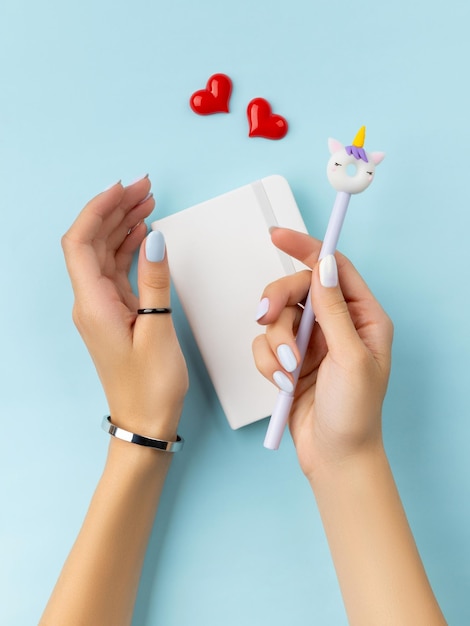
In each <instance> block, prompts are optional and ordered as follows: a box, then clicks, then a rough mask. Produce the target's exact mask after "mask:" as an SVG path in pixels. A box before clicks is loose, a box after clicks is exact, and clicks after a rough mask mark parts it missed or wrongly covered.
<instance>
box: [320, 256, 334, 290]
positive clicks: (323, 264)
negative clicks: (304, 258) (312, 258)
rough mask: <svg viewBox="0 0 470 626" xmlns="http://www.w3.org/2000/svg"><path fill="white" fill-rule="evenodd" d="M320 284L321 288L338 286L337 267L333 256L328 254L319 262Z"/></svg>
mask: <svg viewBox="0 0 470 626" xmlns="http://www.w3.org/2000/svg"><path fill="white" fill-rule="evenodd" d="M320 282H321V284H322V285H323V287H336V286H337V285H338V267H337V265H336V259H335V257H334V255H333V254H328V255H327V256H326V257H324V258H323V259H322V260H321V261H320Z"/></svg>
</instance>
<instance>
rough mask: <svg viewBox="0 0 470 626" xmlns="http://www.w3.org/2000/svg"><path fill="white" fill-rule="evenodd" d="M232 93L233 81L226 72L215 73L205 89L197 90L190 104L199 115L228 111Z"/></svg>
mask: <svg viewBox="0 0 470 626" xmlns="http://www.w3.org/2000/svg"><path fill="white" fill-rule="evenodd" d="M231 93H232V81H231V80H230V78H229V77H228V76H227V75H226V74H213V75H212V76H211V77H210V78H209V80H208V81H207V85H206V88H205V89H200V90H199V91H195V92H194V93H193V95H192V96H191V98H190V100H189V105H190V107H191V108H192V110H193V111H194V113H197V114H198V115H211V114H212V113H228V112H229V107H228V103H229V100H230V94H231Z"/></svg>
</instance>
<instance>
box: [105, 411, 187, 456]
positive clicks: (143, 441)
mask: <svg viewBox="0 0 470 626" xmlns="http://www.w3.org/2000/svg"><path fill="white" fill-rule="evenodd" d="M101 428H102V429H103V430H104V431H105V432H107V433H108V434H110V435H112V436H113V437H116V438H117V439H122V440H123V441H127V442H129V443H136V444H137V445H139V446H146V447H147V448H154V449H155V450H161V451H162V452H179V451H180V450H181V448H182V447H183V444H184V439H183V438H182V437H180V436H179V435H176V441H164V440H163V439H152V438H151V437H144V436H143V435H136V434H135V433H131V432H129V431H128V430H124V428H119V426H115V425H114V424H112V423H111V415H105V416H104V417H103V421H102V422H101Z"/></svg>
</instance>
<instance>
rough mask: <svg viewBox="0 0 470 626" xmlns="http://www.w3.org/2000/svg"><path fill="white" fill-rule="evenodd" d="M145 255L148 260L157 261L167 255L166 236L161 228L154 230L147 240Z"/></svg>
mask: <svg viewBox="0 0 470 626" xmlns="http://www.w3.org/2000/svg"><path fill="white" fill-rule="evenodd" d="M145 256H146V258H147V261H152V263H156V262H158V261H163V259H164V257H165V238H164V237H163V234H162V233H161V232H160V231H159V230H152V232H151V233H149V234H148V235H147V239H146V240H145Z"/></svg>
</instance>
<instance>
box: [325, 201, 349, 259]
mask: <svg viewBox="0 0 470 626" xmlns="http://www.w3.org/2000/svg"><path fill="white" fill-rule="evenodd" d="M350 198H351V194H350V193H346V192H345V191H338V193H337V194H336V198H335V202H334V204H333V208H332V209H331V215H330V219H329V221H328V226H327V228H326V233H325V237H324V239H323V244H322V247H321V250H320V256H319V257H318V260H319V261H321V260H322V259H323V258H324V257H326V256H328V255H329V254H334V253H335V251H336V247H337V245H338V240H339V236H340V233H341V228H342V227H343V222H344V218H345V217H346V211H347V210H348V205H349V200H350Z"/></svg>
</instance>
